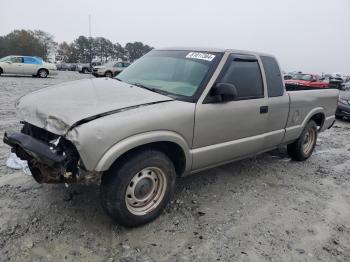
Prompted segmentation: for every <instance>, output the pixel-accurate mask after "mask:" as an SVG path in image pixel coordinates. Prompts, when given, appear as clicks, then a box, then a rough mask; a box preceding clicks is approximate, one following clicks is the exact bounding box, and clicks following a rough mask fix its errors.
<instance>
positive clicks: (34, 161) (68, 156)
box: [3, 123, 80, 183]
mask: <svg viewBox="0 0 350 262" xmlns="http://www.w3.org/2000/svg"><path fill="white" fill-rule="evenodd" d="M53 137H54V138H55V139H54V140H51V142H50V139H52V138H53ZM3 141H4V143H5V144H7V145H9V146H10V147H11V151H12V152H13V153H15V154H16V155H17V156H18V157H19V158H20V159H22V160H26V161H28V166H29V169H30V171H31V173H32V175H33V178H34V179H35V180H36V181H37V182H38V183H74V182H77V180H78V176H79V174H78V171H79V168H78V163H79V159H80V157H79V154H78V152H77V151H76V149H75V147H74V146H73V144H72V143H70V142H69V141H67V140H65V139H64V138H62V137H59V136H55V135H53V134H51V133H48V132H47V131H46V130H43V129H40V128H37V127H35V126H31V125H29V124H27V123H26V124H25V126H24V128H23V129H22V132H13V131H10V132H5V135H4V138H3Z"/></svg>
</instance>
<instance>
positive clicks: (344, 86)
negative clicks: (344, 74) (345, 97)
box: [341, 79, 350, 91]
mask: <svg viewBox="0 0 350 262" xmlns="http://www.w3.org/2000/svg"><path fill="white" fill-rule="evenodd" d="M341 90H343V91H350V79H349V80H348V81H347V82H345V83H343V84H342V87H341Z"/></svg>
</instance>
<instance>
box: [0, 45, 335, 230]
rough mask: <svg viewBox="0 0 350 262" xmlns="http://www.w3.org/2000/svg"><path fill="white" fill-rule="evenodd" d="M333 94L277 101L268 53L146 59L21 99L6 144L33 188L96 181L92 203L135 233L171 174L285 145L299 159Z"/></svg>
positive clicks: (165, 54)
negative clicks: (24, 164)
mask: <svg viewBox="0 0 350 262" xmlns="http://www.w3.org/2000/svg"><path fill="white" fill-rule="evenodd" d="M338 93H339V91H338V90H335V89H324V90H304V91H291V92H287V91H286V90H285V88H284V85H283V79H282V74H281V72H280V69H279V66H278V63H277V61H276V59H275V58H274V57H273V56H270V55H267V54H259V53H254V52H248V51H237V50H225V49H189V48H184V49H174V48H172V49H169V50H167V49H161V50H152V51H151V52H149V53H148V54H146V55H145V56H143V57H141V58H140V59H139V60H138V61H137V63H133V64H132V65H131V66H130V67H129V68H127V69H126V70H124V71H123V72H121V73H120V74H119V75H118V78H117V79H92V80H91V79H84V80H81V81H74V82H71V83H69V82H67V83H64V84H60V85H58V86H56V87H50V88H47V89H42V90H40V92H34V93H32V94H29V95H26V96H24V97H22V98H21V99H20V100H19V101H18V102H17V104H16V108H17V113H18V116H20V118H21V120H22V123H23V128H22V131H21V132H16V131H10V132H6V133H5V136H4V142H5V143H6V144H8V145H10V146H11V147H12V151H13V152H15V153H16V154H17V156H18V157H20V158H21V159H24V160H27V161H28V165H29V168H30V170H31V172H32V175H33V178H34V179H35V180H36V181H37V182H39V183H74V182H77V181H79V180H80V181H81V180H84V177H85V178H86V179H93V178H95V179H99V178H100V176H102V180H101V184H100V186H101V191H100V192H101V203H102V205H103V207H104V209H105V210H106V213H107V214H108V215H110V216H111V217H112V218H113V219H115V221H116V222H118V223H119V224H121V225H124V226H137V225H140V224H144V223H147V222H150V221H151V220H153V219H155V218H156V217H157V216H159V215H160V214H161V213H162V210H163V209H164V208H165V206H166V205H167V203H168V202H169V201H170V199H171V196H172V194H173V192H174V189H175V184H176V181H177V179H178V178H179V177H182V176H184V175H189V174H193V173H196V172H199V171H202V170H205V169H208V168H212V167H214V166H218V165H222V164H226V163H228V162H232V161H236V160H239V159H242V158H246V157H250V156H253V155H256V154H259V153H262V152H266V151H269V150H273V149H275V148H278V147H280V146H282V145H287V151H288V154H289V155H290V156H291V158H292V159H294V160H296V161H304V160H306V159H308V158H309V157H310V156H311V155H312V152H313V150H314V148H315V145H316V141H317V136H318V133H319V132H321V131H324V130H327V128H330V127H332V125H333V124H334V122H335V116H334V113H335V110H336V103H337V102H336V101H337V97H338Z"/></svg>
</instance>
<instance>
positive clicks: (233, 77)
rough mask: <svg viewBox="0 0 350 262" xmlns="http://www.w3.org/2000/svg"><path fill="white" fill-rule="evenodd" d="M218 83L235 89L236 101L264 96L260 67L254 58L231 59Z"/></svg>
mask: <svg viewBox="0 0 350 262" xmlns="http://www.w3.org/2000/svg"><path fill="white" fill-rule="evenodd" d="M219 82H221V83H229V84H233V85H234V86H235V87H236V89H237V94H238V96H237V99H236V100H241V99H254V98H261V97H263V96H264V86H263V82H262V77H261V71H260V67H259V64H258V61H257V60H256V59H254V58H253V59H240V58H233V59H232V61H231V62H230V64H229V66H228V67H227V68H226V70H225V72H224V74H223V76H222V77H221V80H220V81H219Z"/></svg>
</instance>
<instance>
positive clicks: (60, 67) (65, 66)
mask: <svg viewBox="0 0 350 262" xmlns="http://www.w3.org/2000/svg"><path fill="white" fill-rule="evenodd" d="M56 68H57V70H59V71H68V69H69V66H68V64H66V63H56Z"/></svg>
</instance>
